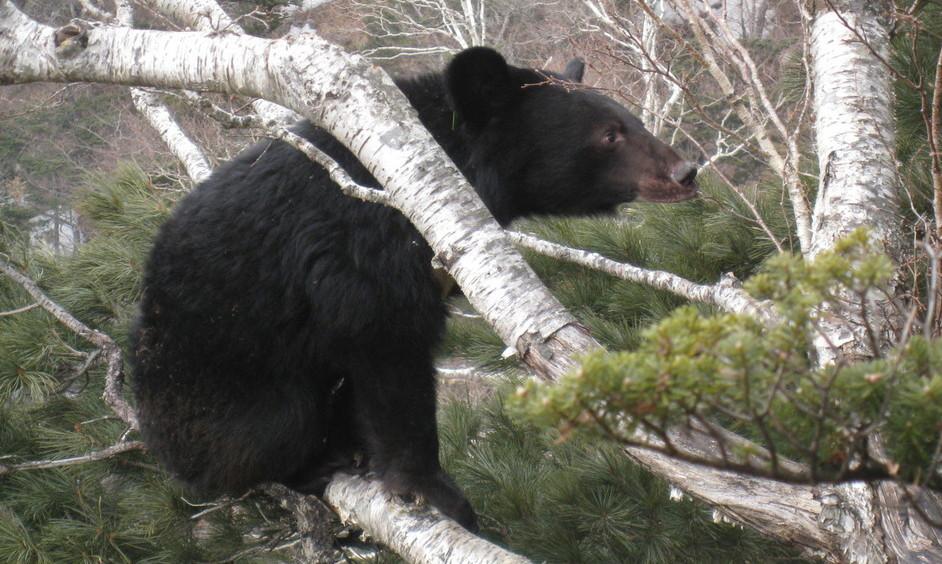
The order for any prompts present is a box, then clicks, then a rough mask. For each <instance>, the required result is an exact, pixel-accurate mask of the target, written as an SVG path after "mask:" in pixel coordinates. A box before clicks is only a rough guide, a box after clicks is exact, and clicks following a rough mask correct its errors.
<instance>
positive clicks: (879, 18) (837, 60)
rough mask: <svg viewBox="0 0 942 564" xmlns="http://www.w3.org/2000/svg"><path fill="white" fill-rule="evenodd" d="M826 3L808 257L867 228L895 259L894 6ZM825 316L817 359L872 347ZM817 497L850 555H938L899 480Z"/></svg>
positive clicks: (927, 502)
mask: <svg viewBox="0 0 942 564" xmlns="http://www.w3.org/2000/svg"><path fill="white" fill-rule="evenodd" d="M828 6H829V7H831V8H833V9H823V10H822V11H821V12H819V13H818V14H817V16H816V17H815V19H814V22H813V25H812V31H811V56H812V59H813V72H814V106H815V112H816V128H815V133H816V141H817V150H818V163H819V166H820V171H821V173H820V174H821V178H820V183H819V186H818V196H817V201H816V202H815V208H814V215H813V220H812V240H811V247H810V248H809V249H808V255H809V256H810V257H814V256H816V255H817V254H819V253H820V252H822V251H824V250H827V249H831V248H833V246H834V243H835V241H837V240H838V239H840V238H842V237H844V236H846V235H848V234H849V233H851V232H852V231H853V230H854V229H857V228H858V227H867V228H868V229H869V230H870V233H871V237H872V238H873V240H874V241H875V242H877V243H878V244H879V245H882V247H883V248H884V249H885V250H886V251H887V252H888V254H889V255H890V256H891V257H896V256H898V255H897V252H898V249H899V248H900V245H899V240H900V236H901V233H900V231H899V229H900V225H899V221H898V216H899V200H898V189H899V186H898V181H897V178H898V176H897V173H896V164H895V160H894V154H895V148H896V139H895V123H894V117H893V101H894V99H893V84H892V80H891V74H890V73H889V72H888V70H887V69H886V68H885V67H884V63H883V62H882V61H886V60H887V57H888V55H889V25H890V23H891V21H890V18H889V15H890V14H891V13H892V9H893V5H892V2H890V1H889V0H876V1H874V0H832V1H831V2H830V3H829V4H828ZM881 59H882V61H881ZM873 310H874V311H876V310H877V308H873ZM823 317H824V321H823V323H822V331H823V335H822V336H821V338H819V339H818V340H817V342H816V349H817V351H818V360H819V362H820V363H822V364H828V363H831V362H835V361H836V360H837V359H838V358H839V357H851V358H853V357H859V356H868V355H872V354H874V353H875V352H877V351H872V350H869V347H868V346H867V345H866V344H865V343H866V339H864V338H862V336H861V335H859V334H857V332H855V331H854V330H852V329H851V328H849V327H848V325H847V323H845V322H842V321H839V320H834V319H829V318H828V317H827V316H826V315H825V316H823ZM877 321H879V320H877ZM818 496H819V498H820V499H821V500H822V502H823V503H825V504H826V510H825V511H823V512H822V513H821V516H820V518H819V521H820V523H821V526H822V528H824V529H826V530H829V531H830V532H832V533H833V534H834V535H835V538H836V539H838V541H839V542H840V544H841V549H842V552H843V555H844V559H845V560H846V561H848V562H868V563H869V562H894V561H919V562H937V561H942V536H940V531H939V530H937V529H935V528H933V527H931V526H929V525H928V524H927V523H926V522H925V521H923V519H922V518H921V517H919V516H918V515H917V514H916V513H915V511H914V510H913V508H912V507H911V505H910V504H911V501H909V500H907V499H906V495H905V493H904V492H903V490H902V489H901V488H900V487H899V486H897V485H896V484H893V483H890V482H881V483H873V484H863V483H853V484H843V485H839V486H835V487H821V488H819V489H818ZM919 505H920V507H921V508H922V510H923V511H925V512H926V513H928V514H929V515H933V516H934V518H935V519H938V515H939V514H940V507H942V506H940V498H939V496H937V495H935V494H929V495H927V496H925V497H923V498H921V499H920V501H919Z"/></svg>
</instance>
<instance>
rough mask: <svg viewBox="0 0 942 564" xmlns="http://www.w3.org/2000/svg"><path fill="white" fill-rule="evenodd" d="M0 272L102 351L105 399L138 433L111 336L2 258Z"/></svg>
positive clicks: (119, 352)
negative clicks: (92, 325)
mask: <svg viewBox="0 0 942 564" xmlns="http://www.w3.org/2000/svg"><path fill="white" fill-rule="evenodd" d="M0 272H3V273H4V274H6V275H7V276H9V277H10V278H12V279H13V281H15V282H16V283H17V284H19V285H20V286H22V287H23V289H24V290H26V292H27V293H28V294H29V295H30V296H32V297H33V299H34V300H36V303H38V304H39V305H40V306H41V307H42V308H43V309H44V310H46V311H47V312H49V313H50V314H51V315H52V316H53V317H55V318H56V319H57V320H58V321H59V322H60V323H62V324H63V325H65V326H66V327H68V328H69V329H71V330H72V331H74V332H75V333H76V334H77V335H78V336H80V337H82V338H83V339H85V340H86V341H88V342H90V343H92V344H93V345H95V346H96V347H98V348H100V349H101V350H102V351H103V353H104V355H105V359H106V361H107V363H108V370H107V373H106V376H105V392H104V394H103V398H104V400H105V402H106V403H107V404H108V405H109V406H111V409H112V410H113V411H114V412H115V413H116V414H117V415H118V417H120V418H121V419H122V420H123V421H124V422H125V423H127V424H128V425H130V426H131V427H133V428H135V429H137V428H138V423H137V415H136V414H135V413H134V410H132V409H131V406H130V405H128V403H127V401H125V399H124V398H123V397H122V388H123V383H124V372H123V364H124V361H123V359H122V358H121V349H120V347H118V345H117V343H115V342H114V340H113V339H112V338H111V337H109V336H108V335H106V334H104V333H102V332H101V331H97V330H95V329H92V328H90V327H89V326H87V325H85V324H84V323H82V322H81V321H79V320H78V319H76V318H75V317H74V316H73V315H72V314H71V313H69V312H68V311H66V310H65V309H64V308H63V307H62V306H60V305H59V304H57V303H56V302H54V301H52V300H51V299H49V297H48V296H46V294H45V293H44V292H43V291H42V290H41V289H40V288H39V286H38V285H37V284H36V283H35V282H33V281H32V280H31V279H30V278H29V277H28V276H26V275H25V274H22V273H21V272H20V271H19V270H17V269H16V268H14V267H13V266H12V265H11V264H10V263H8V262H7V261H6V260H4V259H3V258H0Z"/></svg>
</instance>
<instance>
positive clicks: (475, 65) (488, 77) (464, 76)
mask: <svg viewBox="0 0 942 564" xmlns="http://www.w3.org/2000/svg"><path fill="white" fill-rule="evenodd" d="M445 81H446V82H445V84H446V88H447V90H448V98H449V100H450V102H451V108H452V110H454V111H455V112H456V113H457V114H458V116H459V117H460V118H461V120H463V121H464V122H466V123H468V124H470V125H472V126H475V127H482V126H484V125H486V124H487V122H488V120H490V119H491V117H493V116H494V115H495V114H496V113H498V112H499V111H500V110H501V109H502V108H505V107H506V106H507V105H509V104H510V103H511V101H512V100H513V98H514V96H515V95H516V94H517V89H516V88H514V86H513V81H512V80H511V77H510V68H509V67H508V66H507V62H506V61H505V60H504V58H503V57H502V56H501V55H500V53H498V52H497V51H495V50H493V49H489V48H487V47H472V48H470V49H465V50H464V51H462V52H460V53H458V54H457V55H455V58H454V59H452V61H451V64H449V65H448V69H447V70H446V71H445Z"/></svg>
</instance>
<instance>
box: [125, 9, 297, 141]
mask: <svg viewBox="0 0 942 564" xmlns="http://www.w3.org/2000/svg"><path fill="white" fill-rule="evenodd" d="M137 2H138V3H139V4H141V5H144V6H148V7H149V8H151V9H153V10H154V11H157V12H160V13H161V14H163V15H165V16H167V17H168V18H170V19H172V20H175V21H178V22H181V23H182V24H183V25H185V26H187V27H190V28H192V29H195V30H197V31H205V32H207V33H218V32H226V33H234V34H240V35H241V34H245V30H243V29H242V26H240V25H239V24H238V23H236V22H235V21H234V20H233V19H232V18H230V17H229V14H227V13H226V12H225V10H223V9H222V7H220V6H219V3H218V2H216V1H215V0H137ZM252 109H253V110H255V113H256V114H257V115H258V117H259V118H260V119H261V120H262V125H264V126H268V127H287V126H289V125H291V124H293V123H296V122H298V121H300V120H301V119H302V118H301V116H300V115H298V114H297V113H295V112H293V111H291V110H289V109H288V108H285V107H284V106H280V105H278V104H274V103H272V102H269V101H268V100H264V99H262V98H257V99H255V100H253V101H252Z"/></svg>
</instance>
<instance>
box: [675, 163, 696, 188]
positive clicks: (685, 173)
mask: <svg viewBox="0 0 942 564" xmlns="http://www.w3.org/2000/svg"><path fill="white" fill-rule="evenodd" d="M696 178H697V165H695V164H693V163H692V162H690V161H681V162H679V163H677V164H676V165H674V170H672V171H671V179H672V180H673V181H674V182H676V183H677V184H680V185H681V186H691V185H693V181H694V180H696Z"/></svg>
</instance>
